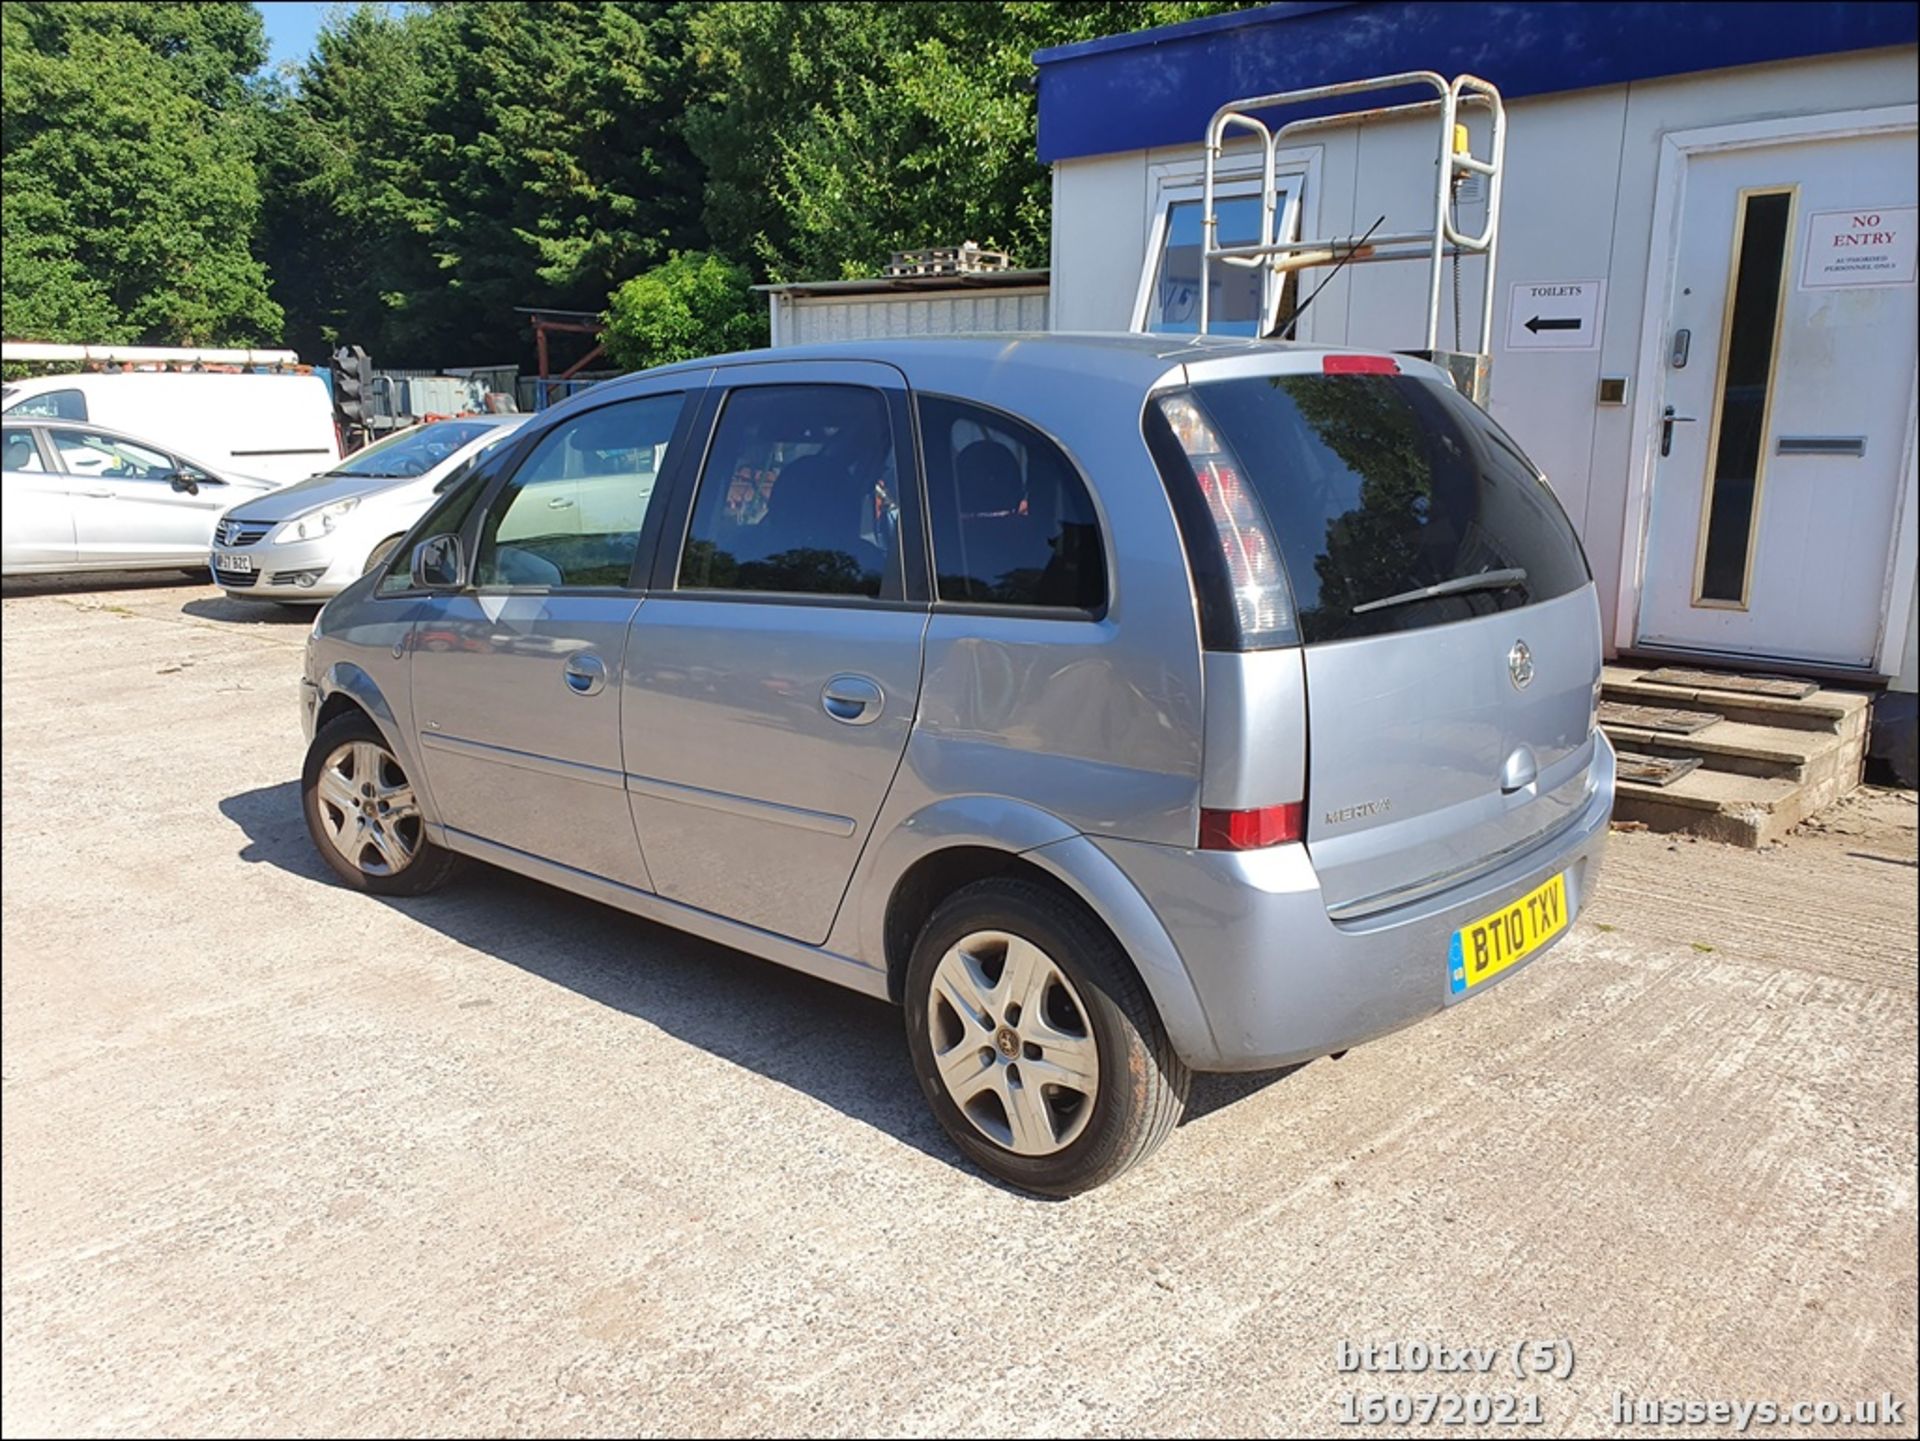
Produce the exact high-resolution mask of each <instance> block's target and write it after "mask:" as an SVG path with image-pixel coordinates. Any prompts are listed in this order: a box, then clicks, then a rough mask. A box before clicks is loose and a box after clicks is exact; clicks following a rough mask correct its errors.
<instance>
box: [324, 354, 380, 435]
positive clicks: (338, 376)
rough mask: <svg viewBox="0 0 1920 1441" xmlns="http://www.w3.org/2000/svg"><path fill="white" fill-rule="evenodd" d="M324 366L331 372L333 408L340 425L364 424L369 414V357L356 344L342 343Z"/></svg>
mask: <svg viewBox="0 0 1920 1441" xmlns="http://www.w3.org/2000/svg"><path fill="white" fill-rule="evenodd" d="M327 369H328V370H329V371H331V372H332V375H333V408H334V409H335V410H336V411H338V412H339V413H340V420H341V423H342V424H344V425H352V426H360V427H362V428H364V427H365V426H367V424H368V423H369V421H370V420H371V418H372V415H373V360H372V358H371V357H369V356H368V354H367V352H366V350H365V349H364V348H362V347H361V346H358V345H342V346H339V347H337V348H336V349H335V350H334V352H333V358H332V359H331V360H330V361H329V362H328V364H327Z"/></svg>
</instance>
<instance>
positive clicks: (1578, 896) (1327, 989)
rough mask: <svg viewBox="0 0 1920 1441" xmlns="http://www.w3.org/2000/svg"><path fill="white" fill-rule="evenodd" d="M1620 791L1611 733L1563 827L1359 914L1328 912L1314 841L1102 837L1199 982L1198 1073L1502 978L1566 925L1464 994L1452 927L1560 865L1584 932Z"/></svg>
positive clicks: (1259, 1061) (1336, 1046) (1351, 1041)
mask: <svg viewBox="0 0 1920 1441" xmlns="http://www.w3.org/2000/svg"><path fill="white" fill-rule="evenodd" d="M1613 791H1614V760H1613V749H1612V747H1611V746H1609V745H1608V744H1607V742H1606V739H1605V737H1601V738H1600V741H1599V747H1598V750H1597V752H1596V755H1595V758H1594V766H1593V787H1592V790H1591V791H1590V792H1589V794H1588V797H1587V801H1586V804H1585V805H1584V806H1583V807H1582V808H1581V810H1580V812H1579V813H1578V814H1577V816H1576V817H1575V818H1574V819H1573V820H1572V821H1571V822H1570V823H1569V824H1568V825H1567V826H1565V827H1564V828H1563V829H1561V830H1560V831H1558V832H1557V833H1556V834H1554V835H1553V836H1551V837H1549V838H1548V839H1547V840H1545V841H1544V842H1542V843H1541V844H1540V845H1539V846H1536V847H1534V848H1532V849H1530V850H1528V851H1525V852H1523V853H1522V854H1520V855H1518V856H1515V857H1514V858H1512V859H1511V860H1509V861H1508V862H1506V863H1505V864H1504V865H1502V866H1501V867H1500V868H1499V869H1497V870H1494V871H1491V872H1488V873H1487V874H1485V875H1481V876H1476V877H1474V878H1473V880H1471V881H1470V882H1467V883H1465V884H1462V885H1460V886H1457V887H1454V888H1452V889H1449V890H1446V891H1443V892H1440V893H1437V894H1434V895H1429V896H1425V897H1422V898H1421V899H1420V900H1419V901H1416V902H1413V903H1410V904H1408V905H1405V906H1400V907H1396V908H1394V909H1391V910H1384V911H1379V912H1376V913H1374V914H1372V915H1368V916H1365V917H1361V918H1357V919H1354V920H1347V921H1337V922H1336V921H1335V920H1333V919H1332V918H1331V917H1329V916H1328V914H1327V908H1326V903H1325V901H1324V900H1323V899H1322V897H1321V894H1320V887H1319V882H1318V880H1317V878H1316V877H1315V875H1314V872H1313V865H1312V862H1311V860H1310V859H1309V857H1308V855H1307V851H1306V848H1305V847H1304V846H1298V845H1288V846H1276V847H1273V848H1272V849H1270V850H1262V851H1243V852H1237V853H1236V852H1226V851H1196V850H1186V849H1182V848H1180V847H1177V846H1163V845H1152V844H1148V843H1146V842H1141V841H1116V840H1101V839H1095V841H1094V844H1096V845H1097V846H1098V847H1099V848H1100V850H1101V851H1103V852H1104V853H1105V854H1106V855H1107V857H1108V858H1109V859H1110V860H1112V861H1113V862H1114V864H1115V865H1117V866H1118V867H1119V868H1120V869H1121V870H1122V871H1123V872H1125V873H1126V875H1127V877H1128V878H1129V879H1130V880H1131V881H1132V883H1133V885H1134V886H1135V887H1136V888H1137V889H1138V891H1139V893H1140V895H1141V896H1142V897H1143V898H1144V899H1145V901H1146V902H1147V904H1148V905H1149V906H1150V907H1151V908H1152V909H1153V911H1154V913H1155V915H1156V916H1157V917H1158V919H1159V921H1160V923H1161V925H1162V926H1163V927H1164V928H1165V930H1166V933H1167V935H1168V936H1169V937H1170V938H1171V940H1172V942H1173V944H1174V947H1175V949H1176V950H1177V951H1178V952H1179V955H1180V959H1181V962H1182V964H1183V966H1184V969H1185V970H1186V972H1187V974H1188V976H1189V977H1190V978H1191V980H1192V982H1193V986H1194V990H1195V993H1196V995H1197V997H1198V1000H1199V1003H1200V1009H1201V1011H1202V1013H1203V1014H1204V1016H1205V1020H1206V1026H1207V1030H1208V1032H1210V1036H1208V1037H1205V1038H1202V1037H1198V1036H1195V1035H1192V1034H1191V1033H1189V1034H1185V1035H1176V1036H1175V1037H1174V1040H1175V1043H1176V1046H1177V1048H1178V1049H1179V1050H1180V1053H1181V1058H1182V1059H1183V1060H1185V1061H1186V1062H1187V1064H1188V1065H1190V1066H1192V1067H1194V1068H1195V1069H1196V1070H1203V1071H1253V1070H1264V1069H1267V1068H1269V1067H1273V1066H1284V1065H1290V1064H1292V1063H1294V1062H1296V1061H1305V1060H1310V1059H1312V1058H1313V1057H1315V1056H1324V1055H1327V1054H1328V1053H1330V1052H1333V1051H1340V1050H1345V1049H1346V1048H1347V1047H1349V1046H1353V1045H1357V1044H1359V1043H1360V1042H1362V1041H1366V1040H1370V1039H1372V1038H1373V1037H1375V1036H1381V1035H1384V1034H1386V1033H1387V1032H1389V1031H1395V1030H1398V1029H1399V1028H1401V1027H1402V1026H1407V1025H1411V1024H1412V1023H1413V1022H1415V1021H1418V1020H1421V1019H1422V1018H1424V1017H1426V1016H1430V1015H1433V1014H1434V1013H1435V1012H1437V1011H1440V1010H1443V1009H1445V1008H1446V1007H1447V1006H1449V1005H1451V1004H1456V1003H1457V1001H1461V1000H1466V999H1468V998H1469V997H1470V996H1477V995H1479V994H1481V993H1482V992H1483V991H1487V990H1491V989H1492V988H1493V987H1495V986H1498V985H1500V984H1502V983H1504V982H1505V981H1506V980H1507V979H1508V978H1509V977H1510V976H1513V975H1515V974H1517V973H1518V972H1520V971H1522V970H1525V969H1526V968H1527V966H1529V965H1531V964H1532V963H1533V961H1534V960H1537V959H1538V958H1539V956H1540V955H1543V954H1545V952H1546V951H1547V950H1551V949H1552V947H1553V946H1554V945H1557V944H1559V941H1560V940H1562V939H1564V938H1565V936H1566V934H1567V931H1562V932H1561V933H1560V935H1559V936H1558V937H1556V938H1555V939H1554V941H1553V942H1551V943H1549V945H1548V946H1546V947H1544V948H1543V949H1542V950H1541V951H1539V952H1536V953H1535V955H1533V956H1531V957H1529V958H1528V959H1527V960H1526V961H1523V962H1521V963H1520V964H1518V965H1515V966H1513V967H1511V968H1509V969H1508V970H1506V971H1504V972H1502V973H1501V974H1500V975H1499V976H1497V977H1495V978H1494V979H1492V980H1490V981H1488V982H1486V983H1484V984H1482V985H1479V986H1476V987H1474V989H1473V990H1472V991H1469V992H1466V993H1464V994H1462V995H1461V996H1459V997H1457V998H1456V997H1454V996H1453V994H1452V991H1451V987H1450V986H1449V984H1448V978H1447V959H1448V950H1449V946H1450V943H1451V941H1452V938H1453V933H1454V932H1455V931H1456V930H1459V929H1460V928H1461V927H1462V926H1465V925H1468V924H1470V923H1471V922H1474V921H1477V920H1479V919H1481V918H1482V917H1484V916H1486V915H1488V914H1489V913H1490V912H1493V911H1496V910H1498V909H1499V908H1500V907H1502V906H1504V905H1506V904H1507V903H1509V902H1511V901H1513V900H1516V899H1517V898H1519V897H1520V896H1523V895H1525V894H1526V893H1527V892H1528V891H1530V890H1532V889H1533V888H1534V887H1536V886H1538V885H1541V884H1543V883H1544V882H1545V881H1547V880H1548V879H1549V878H1551V877H1552V876H1554V875H1556V874H1559V873H1562V872H1564V873H1565V875H1566V885H1567V907H1568V913H1569V922H1568V928H1567V929H1568V930H1571V929H1572V926H1573V924H1574V923H1576V922H1577V921H1578V919H1579V916H1580V913H1581V912H1582V911H1583V910H1584V909H1585V908H1586V902H1587V898H1588V897H1589V896H1590V895H1592V894H1593V888H1594V886H1595V884H1596V883H1597V882H1598V879H1599V873H1600V860H1601V855H1602V851H1603V849H1604V847H1605V845H1606V838H1607V823H1608V821H1609V819H1610V818H1611V817H1612V814H1613ZM1122 940H1123V941H1124V940H1125V937H1122Z"/></svg>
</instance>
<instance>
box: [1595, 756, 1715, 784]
mask: <svg viewBox="0 0 1920 1441" xmlns="http://www.w3.org/2000/svg"><path fill="white" fill-rule="evenodd" d="M1615 759H1616V760H1617V761H1618V763H1619V767H1620V772H1619V774H1620V779H1621V780H1623V781H1635V782H1638V783H1639V784H1640V785H1643V786H1670V785H1672V784H1673V783H1674V782H1675V781H1677V780H1679V779H1680V778H1681V777H1682V776H1686V775H1691V774H1692V773H1693V772H1695V771H1697V770H1699V769H1700V757H1699V756H1643V755H1640V754H1638V753H1637V752H1634V751H1621V752H1620V753H1619V754H1618V755H1617V756H1616V757H1615Z"/></svg>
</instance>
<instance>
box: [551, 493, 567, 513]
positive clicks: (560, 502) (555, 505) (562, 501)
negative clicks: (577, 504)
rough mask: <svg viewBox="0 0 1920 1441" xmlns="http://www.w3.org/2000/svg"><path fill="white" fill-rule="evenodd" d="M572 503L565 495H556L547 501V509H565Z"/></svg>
mask: <svg viewBox="0 0 1920 1441" xmlns="http://www.w3.org/2000/svg"><path fill="white" fill-rule="evenodd" d="M572 504H573V502H572V501H571V500H569V499H568V498H567V497H566V496H564V495H556V496H555V497H554V498H553V499H552V500H550V501H548V502H547V509H548V510H565V509H566V508H567V507H568V506H570V505H572Z"/></svg>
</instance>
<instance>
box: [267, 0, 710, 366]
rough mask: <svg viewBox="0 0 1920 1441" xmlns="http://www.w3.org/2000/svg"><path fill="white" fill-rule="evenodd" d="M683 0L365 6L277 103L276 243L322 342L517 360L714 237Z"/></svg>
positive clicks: (398, 358)
mask: <svg viewBox="0 0 1920 1441" xmlns="http://www.w3.org/2000/svg"><path fill="white" fill-rule="evenodd" d="M685 9H686V7H684V6H682V5H675V4H644V3H618V4H607V5H595V4H579V3H553V4H529V3H518V0H516V3H499V4H477V3H448V4H438V5H433V6H430V7H407V8H404V9H395V8H390V7H386V6H358V7H355V8H354V9H351V10H348V11H345V12H343V13H342V14H340V15H338V16H336V17H335V18H334V19H333V20H332V21H330V23H329V24H328V25H327V26H326V27H325V29H323V31H322V33H321V36H320V40H319V44H318V46H317V48H316V51H315V53H314V55H313V57H312V58H311V60H310V61H309V62H308V63H307V64H306V65H305V66H303V67H302V69H301V71H300V73H299V74H298V76H297V77H296V83H295V84H294V85H293V86H291V87H288V88H285V89H283V90H281V91H280V92H279V93H278V94H277V95H276V96H275V97H274V105H273V109H274V115H275V124H276V129H277V136H276V141H275V144H274V146H273V148H272V154H271V160H270V165H269V185H268V188H269V193H270V196H271V197H272V201H271V204H270V207H269V211H270V214H269V225H268V228H269V238H268V248H269V251H270V253H271V254H272V255H273V256H274V260H275V264H274V271H275V276H276V282H275V283H276V291H277V293H278V294H280V295H281V296H282V297H283V299H284V301H285V303H286V304H287V306H288V308H289V310H290V312H291V313H292V316H293V328H294V330H295V332H296V333H297V334H299V335H300V336H302V337H303V343H305V344H309V345H321V344H326V343H330V342H332V341H335V340H349V341H358V342H359V343H361V344H364V345H366V346H367V347H368V348H369V349H370V350H372V351H373V352H374V354H375V356H376V358H377V359H378V360H380V361H382V362H384V363H389V364H399V365H433V364H445V363H453V362H455V361H456V360H458V359H463V358H467V359H478V360H492V359H497V358H500V357H501V356H509V357H511V356H518V355H522V354H524V353H525V350H526V346H527V333H528V332H527V324H526V317H525V316H523V315H519V314H516V313H515V307H517V306H535V305H539V306H549V307H554V308H563V309H577V310H599V309H601V308H602V307H603V306H605V305H606V303H607V296H608V294H609V292H610V291H612V290H613V288H614V287H615V286H617V285H618V284H619V283H620V282H622V281H624V280H627V279H629V278H631V277H632V276H634V275H636V274H638V273H639V272H640V271H642V270H644V269H646V268H647V267H649V266H652V265H656V264H658V263H659V262H660V261H662V260H664V259H665V258H666V257H667V255H668V254H669V253H670V252H671V251H673V250H675V249H684V248H688V247H691V246H694V245H697V244H698V243H700V241H701V240H702V238H703V235H702V232H701V229H700V223H699V211H700V175H699V171H698V168H697V166H696V165H695V163H694V161H693V158H692V155H691V153H690V152H689V151H688V149H687V147H686V144H685V142H684V140H683V139H682V138H681V136H680V128H679V116H680V112H681V111H682V110H683V109H684V107H685V104H686V94H687V92H686V84H687V79H688V76H689V73H690V72H689V70H688V67H687V65H686V63H685V58H684V39H685V28H686V22H685Z"/></svg>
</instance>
